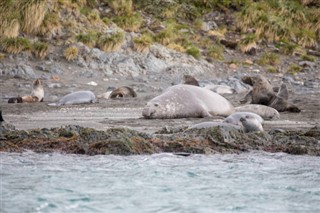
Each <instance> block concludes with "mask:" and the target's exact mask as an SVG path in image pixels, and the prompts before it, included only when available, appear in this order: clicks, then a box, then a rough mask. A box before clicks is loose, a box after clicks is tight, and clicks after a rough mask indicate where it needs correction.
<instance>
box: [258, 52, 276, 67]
mask: <svg viewBox="0 0 320 213" xmlns="http://www.w3.org/2000/svg"><path fill="white" fill-rule="evenodd" d="M279 63H280V57H279V55H278V54H276V53H272V52H267V53H264V54H263V55H262V56H261V58H260V59H259V60H258V64H260V65H273V66H274V65H277V64H279Z"/></svg>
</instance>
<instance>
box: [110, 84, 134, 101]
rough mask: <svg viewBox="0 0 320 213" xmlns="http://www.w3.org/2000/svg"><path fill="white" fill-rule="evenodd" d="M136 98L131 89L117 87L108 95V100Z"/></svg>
mask: <svg viewBox="0 0 320 213" xmlns="http://www.w3.org/2000/svg"><path fill="white" fill-rule="evenodd" d="M123 97H137V93H136V92H135V91H134V90H133V89H132V88H131V87H126V86H123V87H119V88H117V89H115V90H113V91H112V92H111V93H110V96H109V98H111V99H113V98H123Z"/></svg>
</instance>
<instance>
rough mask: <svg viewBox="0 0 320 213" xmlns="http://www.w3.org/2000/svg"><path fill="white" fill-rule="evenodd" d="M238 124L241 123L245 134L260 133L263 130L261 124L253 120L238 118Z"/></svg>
mask: <svg viewBox="0 0 320 213" xmlns="http://www.w3.org/2000/svg"><path fill="white" fill-rule="evenodd" d="M240 122H241V123H242V126H243V130H244V132H245V133H248V132H262V131H263V128H262V125H261V123H260V122H259V121H258V120H257V119H255V118H244V117H241V118H240Z"/></svg>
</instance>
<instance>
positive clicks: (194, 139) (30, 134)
mask: <svg viewBox="0 0 320 213" xmlns="http://www.w3.org/2000/svg"><path fill="white" fill-rule="evenodd" d="M166 133H170V134H154V135H149V134H145V133H141V132H138V131H134V130H130V129H127V128H111V129H108V130H106V131H98V130H95V129H92V128H84V127H81V126H75V125H69V126H64V127H61V128H52V129H45V128H44V129H33V130H29V131H24V130H10V131H4V132H3V134H2V137H1V140H0V151H7V152H21V151H24V150H27V149H29V150H33V151H35V152H57V151H58V152H65V153H74V154H87V155H96V154H117V155H132V154H152V153H158V152H172V153H188V154H192V153H198V154H200V153H202V154H210V153H240V152H244V151H249V150H265V151H269V152H286V153H290V154H308V155H316V156H320V143H319V137H320V128H319V127H314V128H311V129H310V130H308V131H306V132H301V131H271V132H269V133H266V132H259V133H247V134H245V133H243V132H242V131H239V130H237V129H235V128H224V127H219V126H216V127H211V128H205V129H191V130H190V131H188V132H181V131H167V132H166Z"/></svg>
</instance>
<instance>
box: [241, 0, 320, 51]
mask: <svg viewBox="0 0 320 213" xmlns="http://www.w3.org/2000/svg"><path fill="white" fill-rule="evenodd" d="M303 4H309V3H306V2H304V3H302V4H301V2H299V1H297V0H292V1H287V0H279V1H275V0H269V1H267V0H265V1H252V2H251V3H248V4H246V5H245V6H244V7H243V8H242V10H241V12H240V13H239V14H238V17H237V25H238V27H239V29H241V31H242V32H243V33H246V32H248V31H249V30H250V29H255V35H256V37H257V40H259V41H260V40H266V41H268V42H280V41H281V40H287V41H289V42H293V43H296V44H298V45H300V46H302V47H308V48H313V47H317V46H318V42H319V41H320V35H319V30H320V29H319V27H320V24H318V22H319V20H320V10H319V9H315V8H316V7H307V6H303Z"/></svg>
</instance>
